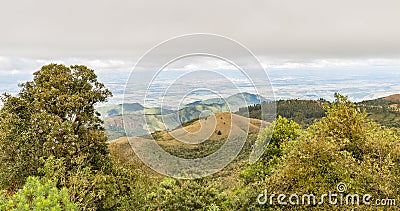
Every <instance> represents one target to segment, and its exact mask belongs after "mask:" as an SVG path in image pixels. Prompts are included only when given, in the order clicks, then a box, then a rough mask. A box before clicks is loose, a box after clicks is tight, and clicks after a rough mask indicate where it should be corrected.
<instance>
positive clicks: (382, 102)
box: [237, 94, 400, 128]
mask: <svg viewBox="0 0 400 211" xmlns="http://www.w3.org/2000/svg"><path fill="white" fill-rule="evenodd" d="M326 102H327V101H326V100H324V99H319V100H299V99H292V100H279V101H276V102H275V103H276V116H282V117H285V118H288V119H290V120H294V121H295V122H297V123H298V124H300V125H301V126H303V127H307V126H308V125H310V124H312V123H313V122H314V121H315V120H318V119H320V118H322V117H324V116H325V109H324V106H323V105H324V103H326ZM356 105H357V107H359V108H360V109H361V110H365V111H366V112H367V114H368V117H369V118H371V119H373V120H374V121H376V122H378V123H379V124H381V125H383V126H387V127H397V128H400V94H397V95H390V96H387V97H383V98H378V99H374V100H368V101H362V102H359V103H356ZM274 106H275V105H274V104H273V103H264V104H263V106H262V107H263V109H266V110H270V108H273V107H274ZM248 111H249V117H251V118H256V119H261V105H260V104H255V105H251V106H249V107H248ZM246 112H247V111H246V109H245V108H241V109H239V111H238V112H237V114H239V115H242V116H246Z"/></svg>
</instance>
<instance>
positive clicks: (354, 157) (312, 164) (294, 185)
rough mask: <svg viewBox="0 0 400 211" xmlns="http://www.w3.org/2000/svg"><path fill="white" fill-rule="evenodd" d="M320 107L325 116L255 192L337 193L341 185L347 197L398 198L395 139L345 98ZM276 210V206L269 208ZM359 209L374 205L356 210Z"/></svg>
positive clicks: (398, 144) (399, 152)
mask: <svg viewBox="0 0 400 211" xmlns="http://www.w3.org/2000/svg"><path fill="white" fill-rule="evenodd" d="M335 97H336V101H335V102H334V103H332V104H327V105H326V106H325V108H326V110H327V115H326V117H324V118H322V119H321V120H320V121H319V122H317V123H315V124H314V125H312V126H310V127H309V128H308V129H307V131H306V132H305V133H304V134H302V135H301V136H299V138H297V141H295V142H293V144H292V145H291V146H290V149H288V153H286V154H284V156H283V158H282V161H281V162H280V163H278V165H277V167H276V171H274V173H273V174H271V175H270V176H268V177H267V179H266V180H265V183H258V185H259V187H258V189H259V190H258V191H259V192H260V193H261V191H262V190H263V189H266V190H268V192H269V193H277V194H279V193H287V194H291V193H298V194H302V193H313V194H315V195H316V196H318V195H319V196H321V195H322V194H325V193H329V192H336V193H338V192H337V190H336V185H337V184H338V183H339V182H342V183H345V184H346V185H347V187H348V190H347V193H357V194H360V195H361V194H371V195H372V196H373V197H374V198H395V197H396V196H398V195H399V193H400V183H399V181H400V180H399V176H400V174H399V173H400V141H399V140H400V137H399V133H398V131H397V130H395V129H387V128H384V127H382V126H380V125H378V124H376V123H373V122H370V121H368V119H367V118H366V114H365V113H362V112H360V110H359V109H357V108H356V106H355V105H354V104H353V103H351V102H350V101H348V100H347V98H346V97H344V96H341V95H338V94H336V95H335ZM274 207H275V208H279V206H274ZM360 207H362V209H363V210H369V209H372V210H374V209H376V207H374V206H360ZM287 208H288V209H293V210H298V209H311V208H313V209H316V210H318V209H330V210H332V209H339V210H341V209H352V208H354V207H353V206H345V205H343V206H330V205H328V204H325V205H323V206H314V207H310V206H296V207H287Z"/></svg>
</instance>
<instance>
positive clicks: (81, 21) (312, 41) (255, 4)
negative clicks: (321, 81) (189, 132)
mask: <svg viewBox="0 0 400 211" xmlns="http://www.w3.org/2000/svg"><path fill="white" fill-rule="evenodd" d="M399 23H400V1H398V0H382V1H377V0H374V1H370V0H335V1H328V0H301V1H300V0H298V1H293V0H279V1H278V0H264V1H258V0H252V1H237V3H236V2H235V3H233V1H232V0H229V1H209V0H205V1H154V0H150V1H149V0H143V1H135V0H118V1H111V0H109V1H104V0H85V1H82V0H80V1H78V0H70V1H55V0H35V1H29V0H26V1H22V0H14V1H4V0H0V24H1V26H2V30H1V33H0V71H1V70H5V69H7V68H6V66H7V65H8V66H10V67H9V68H8V69H10V68H11V69H13V68H14V69H18V68H22V67H25V66H26V67H27V68H28V67H31V66H32V65H33V64H32V63H35V64H41V62H42V63H46V61H63V60H68V61H75V60H74V59H77V60H76V61H86V62H94V63H96V64H97V65H98V64H99V63H103V65H105V66H107V65H108V66H110V65H111V67H114V66H118V65H120V66H121V65H122V66H124V65H126V64H122V63H123V62H122V63H121V61H125V62H127V61H129V62H131V63H129V65H131V64H134V63H135V62H136V60H137V59H138V58H139V57H140V56H141V55H142V54H144V53H145V52H146V51H147V50H148V49H150V48H151V47H153V46H155V45H156V44H158V43H160V42H162V41H165V40H167V39H170V38H172V37H175V36H179V35H182V34H188V33H199V32H201V33H214V34H219V35H223V36H226V37H229V38H232V39H234V40H236V41H238V42H240V43H242V44H243V45H245V46H247V47H248V48H249V49H250V50H252V51H253V52H254V53H255V54H256V55H257V56H258V57H260V58H262V59H264V61H267V60H268V58H274V59H283V60H291V61H292V63H293V62H294V63H302V62H306V63H307V62H309V61H310V60H318V59H319V60H321V59H323V60H324V59H331V60H330V61H338V60H343V61H345V60H346V61H353V60H358V61H360V60H363V59H369V61H371V59H372V60H376V59H378V60H379V59H380V60H382V59H384V60H385V59H386V60H389V61H391V62H393V61H398V59H399V58H400V27H399ZM31 59H32V60H31ZM332 59H333V60H332ZM20 63H22V64H20ZM395 63H398V62H395ZM18 65H20V66H21V67H15V66H18ZM113 65H114V66H113ZM33 66H34V65H33Z"/></svg>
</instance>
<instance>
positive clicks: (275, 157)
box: [240, 116, 301, 184]
mask: <svg viewBox="0 0 400 211" xmlns="http://www.w3.org/2000/svg"><path fill="white" fill-rule="evenodd" d="M300 133H301V126H300V125H299V124H297V123H295V122H294V121H292V120H288V119H286V118H283V117H281V116H279V117H278V118H277V119H276V120H275V121H274V122H273V123H272V124H270V125H269V126H268V127H266V128H264V129H263V130H262V131H261V132H260V133H259V134H258V137H257V140H256V142H255V143H254V144H255V145H256V149H263V146H267V147H266V148H265V149H264V153H263V154H262V156H261V157H260V159H259V160H258V161H257V162H256V163H254V164H250V165H248V166H247V168H246V169H245V170H244V171H242V172H241V173H240V176H241V177H242V178H243V179H244V182H245V183H246V184H248V183H250V182H254V181H263V180H264V179H265V177H266V176H267V175H269V174H271V172H272V171H273V168H274V167H275V166H276V164H277V163H278V162H279V161H280V159H281V157H282V155H283V150H284V148H285V145H287V144H288V143H289V142H290V141H293V140H295V139H296V138H298V137H299V136H300ZM257 145H258V146H257ZM253 153H254V152H253ZM250 156H251V155H250Z"/></svg>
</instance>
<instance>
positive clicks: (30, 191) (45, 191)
mask: <svg viewBox="0 0 400 211" xmlns="http://www.w3.org/2000/svg"><path fill="white" fill-rule="evenodd" d="M0 210H54V211H56V210H60V211H61V210H64V211H68V210H78V206H77V205H76V204H74V203H72V202H70V199H69V195H68V191H67V189H66V188H62V189H61V190H58V189H57V188H56V186H55V184H54V183H53V182H52V181H49V180H48V181H46V182H41V181H40V179H38V178H36V177H28V179H27V181H26V184H25V185H24V187H23V188H22V189H20V190H18V192H17V193H15V194H14V195H12V196H9V197H4V196H2V195H0Z"/></svg>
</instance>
